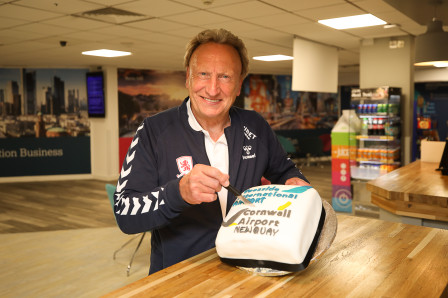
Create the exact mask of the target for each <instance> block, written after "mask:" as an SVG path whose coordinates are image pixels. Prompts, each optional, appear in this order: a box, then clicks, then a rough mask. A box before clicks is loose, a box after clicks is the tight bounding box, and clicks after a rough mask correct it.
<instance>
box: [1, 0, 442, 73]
mask: <svg viewBox="0 0 448 298" xmlns="http://www.w3.org/2000/svg"><path fill="white" fill-rule="evenodd" d="M204 1H211V0H39V1H36V0H15V1H7V0H0V67H24V66H26V67H92V66H98V65H113V66H117V67H121V68H145V69H158V70H182V69H183V66H182V65H183V64H182V60H183V55H184V51H185V45H186V43H187V42H188V41H189V40H190V39H191V37H192V36H194V35H195V34H197V33H198V32H199V31H202V30H203V29H206V28H226V29H228V30H230V31H232V32H233V33H235V34H237V35H238V36H240V37H241V38H242V39H243V40H244V41H245V43H246V46H247V48H248V51H249V55H250V56H251V57H253V56H260V55H270V54H284V55H292V53H293V38H294V37H295V36H296V37H299V38H303V39H307V40H311V41H315V42H318V43H321V44H325V45H329V46H334V47H337V48H338V53H339V69H340V71H341V72H344V71H353V69H356V68H357V67H358V65H359V45H360V42H361V41H362V40H363V39H373V38H381V37H396V36H404V35H414V36H416V35H419V34H422V33H424V32H425V31H426V27H425V24H426V23H427V22H429V21H430V20H431V19H432V18H433V16H434V14H436V16H437V17H438V18H439V19H442V21H443V23H444V25H445V26H444V30H445V31H448V26H446V25H448V0H444V2H443V3H442V0H384V1H383V0H313V1H308V0H214V1H213V3H212V4H208V5H206V4H204ZM101 9H103V10H105V11H106V12H108V13H112V14H109V15H98V14H96V15H93V14H89V15H87V14H85V12H88V11H94V10H101ZM123 11H124V12H123ZM363 13H372V14H373V15H375V16H377V17H379V18H381V19H383V20H384V21H386V22H388V23H389V24H394V25H396V26H395V27H392V28H388V29H386V28H384V27H383V26H375V27H368V28H363V29H348V30H335V29H331V28H329V27H326V26H323V25H321V24H318V23H317V20H319V19H327V18H333V17H343V16H349V15H356V14H363ZM60 41H66V46H65V47H62V46H61V45H60ZM101 48H107V49H114V50H124V51H131V52H132V53H133V55H131V56H127V57H121V58H98V57H91V56H85V55H81V52H82V51H87V50H95V49H101ZM250 72H252V73H272V74H290V73H291V72H292V62H291V61H285V62H260V61H255V60H251V62H250Z"/></svg>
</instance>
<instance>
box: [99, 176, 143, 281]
mask: <svg viewBox="0 0 448 298" xmlns="http://www.w3.org/2000/svg"><path fill="white" fill-rule="evenodd" d="M115 188H116V187H115V185H112V184H106V192H107V196H108V197H109V202H110V205H111V206H112V212H113V211H114V193H115ZM114 216H115V214H114ZM145 234H146V233H141V234H139V235H136V236H135V237H132V238H131V239H129V240H128V241H126V242H125V243H124V244H123V245H122V246H121V247H120V248H119V249H117V250H116V251H115V252H114V255H113V259H114V260H115V256H116V254H117V253H118V252H119V251H120V250H122V249H123V248H124V247H125V246H126V245H128V244H129V243H131V242H132V241H133V240H134V239H137V238H138V237H140V240H139V241H138V244H137V247H136V248H135V250H134V253H133V254H132V257H131V261H130V262H129V264H128V268H127V270H126V273H127V276H129V272H130V271H131V266H132V262H133V261H134V257H135V254H136V253H137V250H138V249H139V248H140V245H141V244H142V242H143V239H144V238H145Z"/></svg>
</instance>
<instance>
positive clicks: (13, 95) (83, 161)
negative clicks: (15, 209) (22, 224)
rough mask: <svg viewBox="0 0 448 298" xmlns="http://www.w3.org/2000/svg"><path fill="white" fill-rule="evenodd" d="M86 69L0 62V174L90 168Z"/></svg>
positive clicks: (78, 171) (69, 171)
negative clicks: (7, 65)
mask: <svg viewBox="0 0 448 298" xmlns="http://www.w3.org/2000/svg"><path fill="white" fill-rule="evenodd" d="M88 71H89V70H88V69H46V68H42V69H32V68H0V177H9V176H31V175H57V174H85V173H90V172H91V166H90V125H89V118H88V113H87V92H86V73H87V72H88Z"/></svg>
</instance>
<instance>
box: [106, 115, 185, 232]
mask: <svg viewBox="0 0 448 298" xmlns="http://www.w3.org/2000/svg"><path fill="white" fill-rule="evenodd" d="M149 123H150V122H149V121H148V119H146V120H144V121H143V123H142V124H141V125H140V126H139V127H138V129H137V132H136V134H135V136H134V138H133V140H132V143H131V145H130V146H129V149H128V153H127V155H126V158H125V160H124V162H123V165H122V168H121V173H120V177H119V179H118V182H117V188H116V192H115V194H114V212H115V218H116V220H117V223H118V226H119V227H120V229H121V230H122V231H123V232H124V233H127V234H134V233H140V232H145V231H150V230H153V229H157V228H159V227H162V226H164V225H166V224H167V223H169V222H170V221H171V220H172V219H173V218H175V217H177V216H178V215H179V214H180V213H181V212H182V211H183V210H184V209H185V208H188V207H189V206H190V205H189V204H188V203H187V202H185V201H184V200H183V199H182V197H181V195H180V192H179V180H180V178H178V179H174V180H171V181H168V182H167V183H165V184H163V185H159V167H163V166H164V165H159V164H158V160H157V150H156V148H157V138H156V134H155V133H154V132H153V130H152V129H151V127H150V124H149Z"/></svg>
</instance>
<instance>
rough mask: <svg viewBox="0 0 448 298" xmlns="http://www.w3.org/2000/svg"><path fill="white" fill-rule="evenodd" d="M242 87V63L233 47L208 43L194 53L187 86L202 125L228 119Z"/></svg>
mask: <svg viewBox="0 0 448 298" xmlns="http://www.w3.org/2000/svg"><path fill="white" fill-rule="evenodd" d="M241 84H242V79H241V61H240V57H239V55H238V52H237V51H236V50H235V49H234V48H233V47H232V46H229V45H223V44H217V43H207V44H203V45H200V46H199V47H198V48H197V49H196V50H195V51H194V53H193V55H192V56H191V59H190V66H189V67H188V69H187V79H186V83H185V85H186V87H187V89H188V90H189V95H190V100H191V108H192V110H193V113H194V115H195V117H196V118H197V120H198V121H199V123H201V120H202V121H210V120H218V119H219V120H221V119H226V118H228V112H229V109H230V107H231V106H232V105H233V103H234V102H235V98H236V97H237V96H238V95H239V94H240V90H241Z"/></svg>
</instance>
